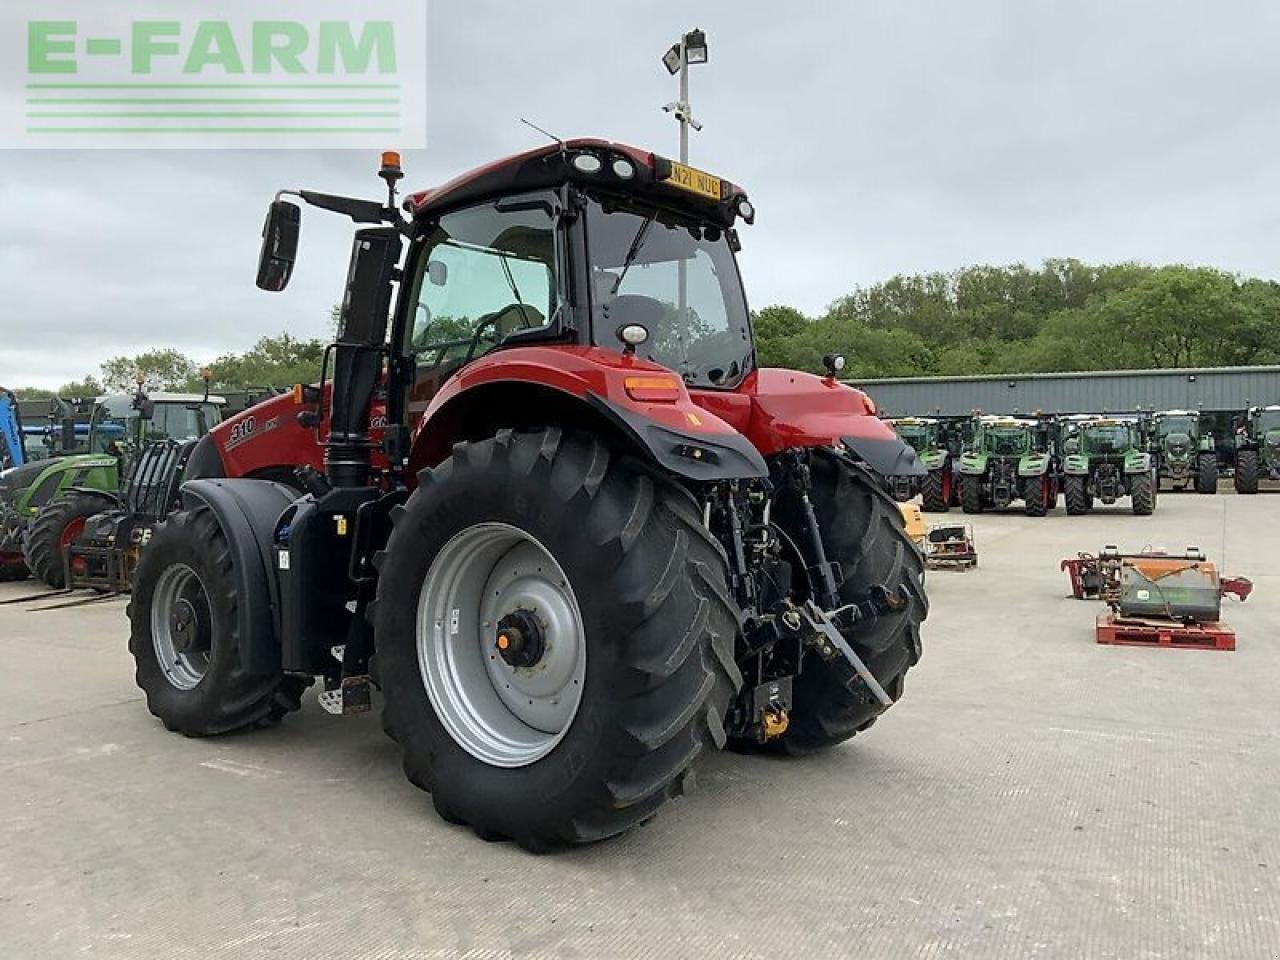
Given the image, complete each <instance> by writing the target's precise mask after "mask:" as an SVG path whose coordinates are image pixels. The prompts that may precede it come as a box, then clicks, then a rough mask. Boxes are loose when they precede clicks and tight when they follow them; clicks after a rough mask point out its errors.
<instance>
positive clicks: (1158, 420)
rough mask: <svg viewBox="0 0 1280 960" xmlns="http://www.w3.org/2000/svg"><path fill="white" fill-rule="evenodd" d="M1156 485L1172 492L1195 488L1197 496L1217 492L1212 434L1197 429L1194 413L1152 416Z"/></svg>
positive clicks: (1216, 469) (1196, 415) (1185, 411)
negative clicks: (1189, 486) (1169, 488)
mask: <svg viewBox="0 0 1280 960" xmlns="http://www.w3.org/2000/svg"><path fill="white" fill-rule="evenodd" d="M1152 433H1153V443H1152V447H1151V449H1152V452H1153V453H1154V454H1155V458H1156V477H1157V479H1156V483H1157V485H1159V484H1160V483H1161V482H1162V481H1165V480H1168V481H1169V484H1170V485H1171V486H1172V487H1173V489H1174V490H1185V489H1186V488H1187V486H1188V485H1194V487H1195V490H1196V493H1217V492H1218V453H1217V449H1216V448H1215V447H1214V443H1213V434H1212V433H1211V432H1209V431H1207V430H1202V429H1201V427H1200V414H1199V413H1197V412H1196V411H1193V410H1162V411H1160V412H1159V413H1157V414H1155V416H1153V417H1152Z"/></svg>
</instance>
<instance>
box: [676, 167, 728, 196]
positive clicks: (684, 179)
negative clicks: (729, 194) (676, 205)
mask: <svg viewBox="0 0 1280 960" xmlns="http://www.w3.org/2000/svg"><path fill="white" fill-rule="evenodd" d="M667 182H668V183H670V184H671V185H672V186H676V187H679V188H680V189H681V190H688V191H689V192H690V193H696V194H697V195H698V196H700V197H706V198H707V199H708V200H717V201H718V200H719V199H720V178H719V177H713V176H712V175H711V174H709V173H703V172H702V171H701V170H695V169H694V168H693V167H686V166H685V165H684V164H683V163H676V162H674V161H672V163H671V176H669V177H668V178H667Z"/></svg>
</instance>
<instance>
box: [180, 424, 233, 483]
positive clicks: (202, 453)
mask: <svg viewBox="0 0 1280 960" xmlns="http://www.w3.org/2000/svg"><path fill="white" fill-rule="evenodd" d="M226 475H227V469H226V467H225V466H224V465H223V463H222V455H221V454H220V453H219V452H218V445H217V444H216V443H214V442H213V434H211V433H206V434H205V435H204V436H203V437H201V438H200V439H199V440H197V441H196V445H195V449H193V450H192V451H191V456H189V457H187V469H186V476H187V477H188V478H189V479H191V480H196V479H203V478H205V477H225V476H226Z"/></svg>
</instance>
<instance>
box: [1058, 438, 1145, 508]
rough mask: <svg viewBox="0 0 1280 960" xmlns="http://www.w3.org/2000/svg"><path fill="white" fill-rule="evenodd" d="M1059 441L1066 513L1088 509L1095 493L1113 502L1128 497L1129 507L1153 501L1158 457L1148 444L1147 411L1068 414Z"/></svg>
mask: <svg viewBox="0 0 1280 960" xmlns="http://www.w3.org/2000/svg"><path fill="white" fill-rule="evenodd" d="M1064 426H1065V429H1064V438H1063V441H1062V445H1063V451H1064V453H1065V455H1064V456H1063V458H1062V475H1063V476H1062V492H1063V495H1064V497H1065V499H1066V504H1067V513H1068V514H1071V515H1072V516H1078V515H1080V514H1084V513H1088V512H1089V511H1090V510H1092V509H1093V502H1094V500H1095V499H1097V500H1101V501H1102V502H1103V503H1107V504H1110V503H1115V502H1116V501H1117V500H1119V499H1120V498H1121V497H1129V499H1130V501H1131V503H1132V505H1133V512H1134V513H1135V514H1137V515H1138V516H1149V515H1150V514H1151V513H1152V511H1154V510H1155V507H1156V491H1157V489H1158V488H1159V483H1158V480H1157V476H1156V461H1155V458H1154V457H1153V456H1152V455H1151V453H1150V451H1149V450H1148V440H1147V438H1148V434H1149V429H1148V425H1147V420H1146V419H1145V417H1141V416H1139V417H1132V416H1123V417H1108V416H1096V415H1092V414H1081V415H1077V416H1074V417H1070V418H1068V419H1067V421H1066V423H1065V425H1064Z"/></svg>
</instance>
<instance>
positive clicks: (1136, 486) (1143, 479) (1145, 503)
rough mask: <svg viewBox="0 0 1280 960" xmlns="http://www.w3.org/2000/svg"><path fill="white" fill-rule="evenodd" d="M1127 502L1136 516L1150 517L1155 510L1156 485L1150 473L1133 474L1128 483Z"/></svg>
mask: <svg viewBox="0 0 1280 960" xmlns="http://www.w3.org/2000/svg"><path fill="white" fill-rule="evenodd" d="M1129 500H1130V502H1131V503H1132V505H1133V512H1134V514H1135V515H1136V516H1139V517H1149V516H1151V514H1152V513H1153V512H1154V511H1155V508H1156V485H1155V480H1154V479H1153V476H1152V474H1151V473H1138V474H1134V477H1133V479H1132V480H1130V481H1129Z"/></svg>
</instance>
